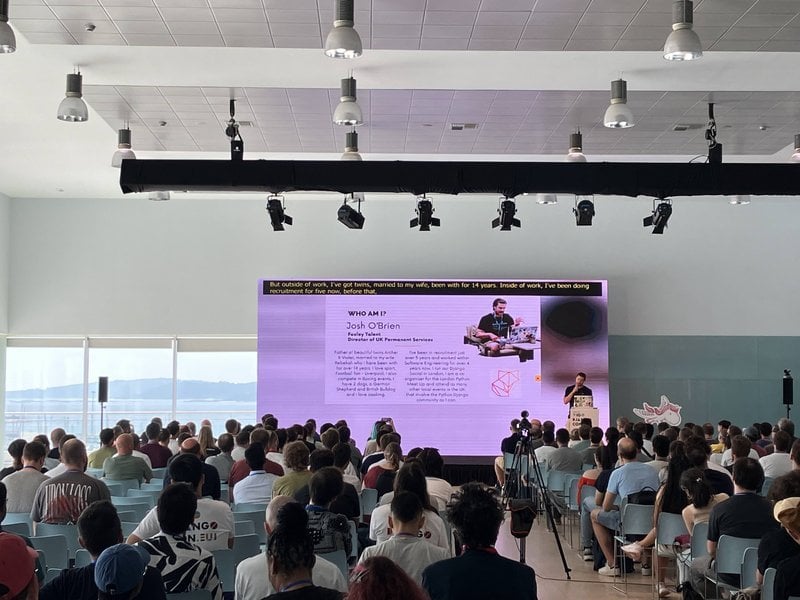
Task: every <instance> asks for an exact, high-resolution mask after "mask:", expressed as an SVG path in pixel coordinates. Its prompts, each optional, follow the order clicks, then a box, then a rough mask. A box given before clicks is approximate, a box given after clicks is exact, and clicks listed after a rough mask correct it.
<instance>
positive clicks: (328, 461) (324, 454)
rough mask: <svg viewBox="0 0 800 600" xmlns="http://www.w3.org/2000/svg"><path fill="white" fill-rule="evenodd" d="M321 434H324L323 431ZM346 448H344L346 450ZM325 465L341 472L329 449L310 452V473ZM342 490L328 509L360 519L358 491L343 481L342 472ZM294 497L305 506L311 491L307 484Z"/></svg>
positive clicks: (350, 517)
mask: <svg viewBox="0 0 800 600" xmlns="http://www.w3.org/2000/svg"><path fill="white" fill-rule="evenodd" d="M323 435H325V434H324V433H323ZM336 445H337V446H341V444H336ZM346 449H347V448H345V450H346ZM344 460H345V462H347V464H350V461H349V460H347V459H346V458H345V459H344ZM325 467H335V468H336V470H337V471H339V472H340V473H342V469H341V468H339V467H338V466H336V465H335V464H334V455H333V452H331V451H330V450H328V449H327V448H326V449H322V450H314V452H312V453H311V458H310V460H309V470H310V471H311V473H312V476H313V474H314V473H316V472H317V471H319V470H320V469H323V468H325ZM342 481H343V485H342V492H341V493H340V494H339V495H338V496H336V497H335V498H334V499H333V501H332V502H331V506H330V511H331V512H333V513H338V514H340V515H344V516H345V517H347V518H348V519H353V520H360V518H361V502H360V500H359V498H358V492H357V491H356V488H355V487H353V485H352V484H350V483H347V482H346V481H344V474H343V473H342ZM294 499H295V500H297V501H298V502H299V503H300V504H301V505H303V506H305V505H307V504H309V503H310V502H311V491H310V489H309V486H305V487H303V488H301V489H299V490H298V491H297V492H296V493H295V495H294Z"/></svg>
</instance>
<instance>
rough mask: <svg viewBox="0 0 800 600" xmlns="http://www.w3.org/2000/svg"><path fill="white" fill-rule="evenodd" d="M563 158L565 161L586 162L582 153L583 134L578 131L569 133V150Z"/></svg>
mask: <svg viewBox="0 0 800 600" xmlns="http://www.w3.org/2000/svg"><path fill="white" fill-rule="evenodd" d="M565 160H566V161H567V162H579V163H585V162H586V156H585V155H584V154H583V136H582V135H581V132H580V131H576V132H575V133H570V134H569V151H568V152H567V158H566V159H565Z"/></svg>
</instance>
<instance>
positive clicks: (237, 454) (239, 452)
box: [231, 446, 247, 462]
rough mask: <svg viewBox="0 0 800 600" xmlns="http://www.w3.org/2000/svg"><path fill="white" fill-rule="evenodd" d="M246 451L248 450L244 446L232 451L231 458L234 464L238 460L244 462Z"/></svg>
mask: <svg viewBox="0 0 800 600" xmlns="http://www.w3.org/2000/svg"><path fill="white" fill-rule="evenodd" d="M245 450H247V448H243V447H242V446H234V448H233V450H231V458H232V459H233V462H236V461H237V460H243V459H244V451H245Z"/></svg>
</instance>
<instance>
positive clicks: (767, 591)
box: [761, 567, 777, 600]
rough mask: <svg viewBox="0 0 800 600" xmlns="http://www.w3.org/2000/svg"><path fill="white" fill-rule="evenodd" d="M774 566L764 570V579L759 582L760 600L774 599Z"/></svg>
mask: <svg viewBox="0 0 800 600" xmlns="http://www.w3.org/2000/svg"><path fill="white" fill-rule="evenodd" d="M776 572H777V571H776V570H775V567H770V568H769V569H767V570H766V571H764V580H763V581H762V582H761V600H775V573H776Z"/></svg>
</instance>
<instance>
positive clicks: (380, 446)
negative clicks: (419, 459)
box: [361, 427, 400, 476]
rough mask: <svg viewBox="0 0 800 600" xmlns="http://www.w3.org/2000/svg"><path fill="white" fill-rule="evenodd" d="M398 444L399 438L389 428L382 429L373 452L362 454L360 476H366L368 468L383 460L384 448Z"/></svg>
mask: <svg viewBox="0 0 800 600" xmlns="http://www.w3.org/2000/svg"><path fill="white" fill-rule="evenodd" d="M392 443H394V444H399V443H400V436H399V435H398V434H397V433H395V432H394V430H393V429H391V428H389V427H383V428H381V429H380V430H379V431H378V440H377V442H376V450H375V451H374V452H370V453H367V452H365V453H364V460H363V461H362V463H361V475H362V476H363V475H366V474H367V471H369V469H370V467H372V465H374V464H375V463H377V462H380V461H382V460H383V459H384V454H385V450H386V446H388V445H389V444H392Z"/></svg>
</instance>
